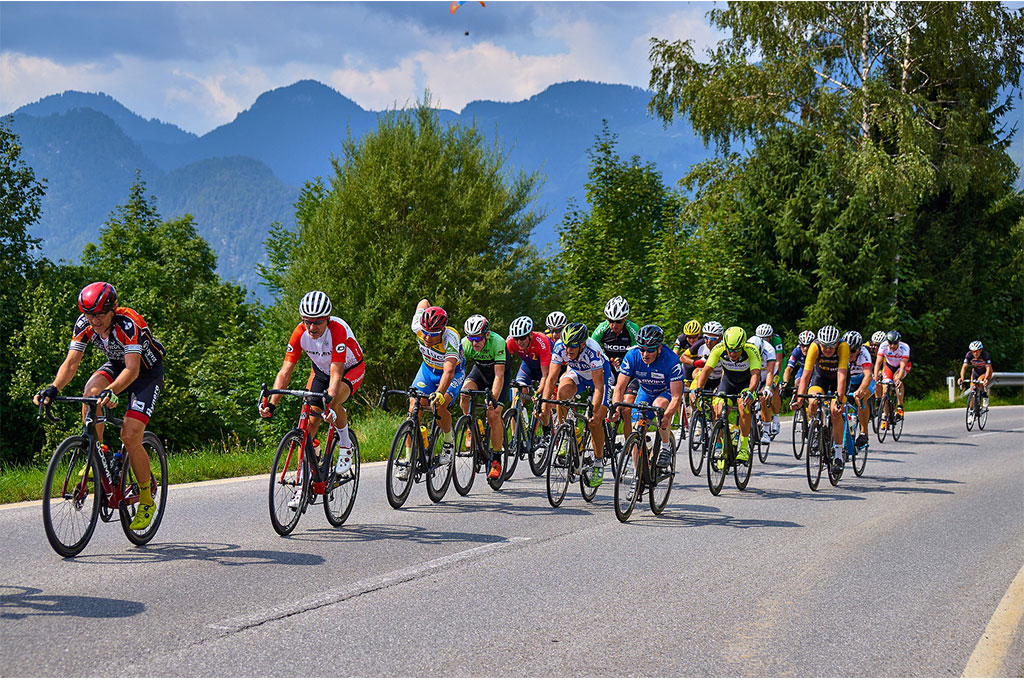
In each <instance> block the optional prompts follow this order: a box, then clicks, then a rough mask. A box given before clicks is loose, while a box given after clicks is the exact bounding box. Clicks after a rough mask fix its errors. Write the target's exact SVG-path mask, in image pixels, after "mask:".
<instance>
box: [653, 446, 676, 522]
mask: <svg viewBox="0 0 1024 680" xmlns="http://www.w3.org/2000/svg"><path fill="white" fill-rule="evenodd" d="M668 436H669V448H670V450H671V451H672V457H671V458H669V464H668V469H667V470H662V468H660V467H659V466H658V458H657V457H656V456H660V455H661V441H660V437H657V436H656V437H655V438H654V447H653V448H652V449H651V451H650V454H649V458H650V461H649V463H650V465H649V470H650V477H651V484H650V487H649V488H648V491H647V500H648V502H649V503H650V506H651V512H653V513H654V514H655V515H660V514H661V513H662V512H664V510H665V506H666V505H668V499H669V496H671V495H672V482H673V481H675V478H676V454H675V451H676V442H675V441H674V440H673V437H675V433H673V432H672V431H671V430H669V433H668Z"/></svg>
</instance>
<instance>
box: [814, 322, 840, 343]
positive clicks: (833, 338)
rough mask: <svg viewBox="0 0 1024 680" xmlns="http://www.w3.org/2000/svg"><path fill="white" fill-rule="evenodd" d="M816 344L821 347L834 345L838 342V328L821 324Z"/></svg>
mask: <svg viewBox="0 0 1024 680" xmlns="http://www.w3.org/2000/svg"><path fill="white" fill-rule="evenodd" d="M818 344H819V345H821V346H823V347H834V346H835V345H838V344H839V329H838V328H836V327H835V326H822V327H821V329H820V330H818Z"/></svg>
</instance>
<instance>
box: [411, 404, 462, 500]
mask: <svg viewBox="0 0 1024 680" xmlns="http://www.w3.org/2000/svg"><path fill="white" fill-rule="evenodd" d="M428 443H429V446H428V447H427V449H426V451H424V455H425V456H426V463H427V498H429V499H430V500H431V501H433V502H434V503H440V502H441V499H442V498H444V495H445V493H447V492H448V485H449V484H451V482H452V477H453V475H454V472H455V456H454V455H452V456H451V460H449V461H448V462H447V464H445V463H442V462H441V455H442V453H439V452H438V447H442V452H443V447H444V437H443V436H442V435H441V428H440V426H439V425H438V423H437V421H436V420H435V421H434V425H433V427H432V428H431V432H430V439H429V440H428ZM453 448H454V447H453ZM414 469H415V468H414Z"/></svg>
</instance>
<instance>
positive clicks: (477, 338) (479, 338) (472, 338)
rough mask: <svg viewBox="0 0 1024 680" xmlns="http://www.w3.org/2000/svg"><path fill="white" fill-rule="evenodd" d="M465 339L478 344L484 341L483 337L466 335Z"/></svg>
mask: <svg viewBox="0 0 1024 680" xmlns="http://www.w3.org/2000/svg"><path fill="white" fill-rule="evenodd" d="M466 339H467V340H469V341H470V342H480V341H481V340H483V339H484V336H482V335H467V336H466Z"/></svg>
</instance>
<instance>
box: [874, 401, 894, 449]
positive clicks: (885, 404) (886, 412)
mask: <svg viewBox="0 0 1024 680" xmlns="http://www.w3.org/2000/svg"><path fill="white" fill-rule="evenodd" d="M891 395H892V392H891V391H887V392H886V393H885V394H884V395H882V410H881V411H880V412H879V413H880V415H879V421H878V432H877V433H876V434H875V436H876V437H878V443H879V444H883V443H885V438H886V437H888V436H889V430H890V429H891V428H892V413H893V411H892V403H891ZM883 421H884V422H885V427H882V422H883Z"/></svg>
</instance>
